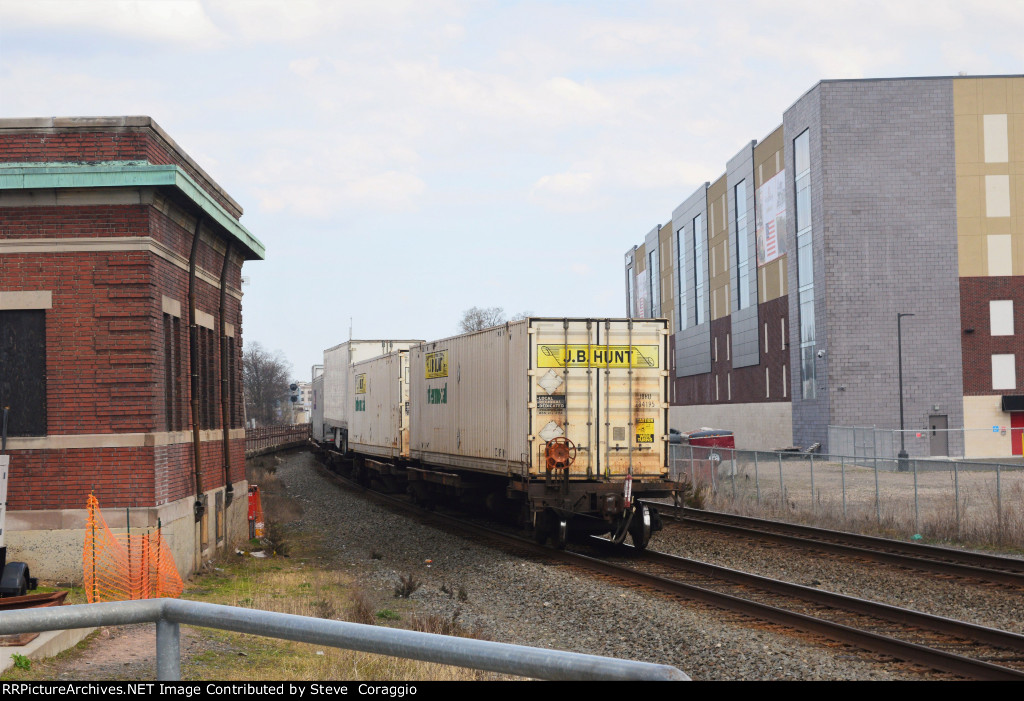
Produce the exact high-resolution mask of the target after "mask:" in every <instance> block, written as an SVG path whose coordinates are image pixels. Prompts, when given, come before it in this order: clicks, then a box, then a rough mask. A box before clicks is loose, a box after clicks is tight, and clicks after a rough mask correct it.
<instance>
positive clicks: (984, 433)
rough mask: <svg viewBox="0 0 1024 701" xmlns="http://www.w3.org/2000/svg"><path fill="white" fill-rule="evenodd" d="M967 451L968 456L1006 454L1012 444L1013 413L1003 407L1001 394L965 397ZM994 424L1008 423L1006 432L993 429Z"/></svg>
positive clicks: (1004, 424)
mask: <svg viewBox="0 0 1024 701" xmlns="http://www.w3.org/2000/svg"><path fill="white" fill-rule="evenodd" d="M964 426H966V427H967V429H968V430H967V431H966V432H965V435H964V454H965V457H968V458H991V457H1006V456H1009V455H1010V454H1011V453H1012V447H1011V445H1010V433H1011V431H1010V415H1009V414H1007V413H1006V412H1004V411H1003V410H1002V407H1001V398H1000V397H999V396H998V395H989V396H984V397H964ZM992 426H1006V435H1005V436H1004V435H1002V434H999V433H993V432H992Z"/></svg>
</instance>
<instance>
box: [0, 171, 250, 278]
mask: <svg viewBox="0 0 1024 701" xmlns="http://www.w3.org/2000/svg"><path fill="white" fill-rule="evenodd" d="M70 187H174V188H177V189H178V190H179V191H180V192H181V193H182V194H184V195H185V196H186V197H188V198H189V199H190V200H192V202H194V203H195V204H196V206H198V207H199V208H200V209H201V210H203V212H205V213H206V214H207V215H208V216H209V217H210V218H211V219H213V220H214V221H215V222H217V223H218V224H220V225H221V226H222V227H223V228H224V229H225V230H227V232H228V233H229V234H231V235H232V236H234V237H235V238H236V239H237V240H238V241H239V242H240V243H242V245H244V246H245V247H246V248H247V249H249V250H250V251H252V253H253V254H255V255H256V256H257V257H258V258H259V259H260V260H264V259H265V258H266V253H267V251H266V248H265V247H264V245H263V244H262V243H260V240H259V239H257V238H256V237H255V236H253V235H252V234H250V233H249V230H248V229H246V228H245V227H244V226H242V225H241V224H240V223H239V221H238V220H237V219H235V217H233V216H232V215H231V213H230V212H228V211H227V210H226V209H224V207H223V206H222V205H221V204H220V203H219V202H217V201H216V200H215V199H213V198H212V197H211V196H210V195H209V193H207V192H206V190H204V189H203V188H201V187H199V185H197V184H196V181H195V180H193V179H192V178H191V176H189V174H188V173H186V172H185V171H184V170H182V169H181V167H180V166H176V165H152V164H150V163H147V162H145V161H141V162H140V161H117V162H113V163H101V164H89V165H54V164H52V163H3V164H0V190H44V189H45V190H48V189H55V188H70Z"/></svg>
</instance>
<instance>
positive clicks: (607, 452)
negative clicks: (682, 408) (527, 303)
mask: <svg viewBox="0 0 1024 701" xmlns="http://www.w3.org/2000/svg"><path fill="white" fill-rule="evenodd" d="M409 365H410V406H411V410H410V413H411V416H410V423H411V433H410V456H411V457H412V458H413V459H417V460H420V461H422V462H424V463H427V464H433V465H448V466H451V467H458V468H464V469H469V470H476V471H480V472H487V473H500V474H508V475H513V474H518V475H520V476H521V477H523V478H527V479H532V478H536V477H540V476H543V475H545V474H546V472H547V470H548V464H547V458H546V456H547V452H546V447H547V445H548V442H549V441H555V442H562V441H566V442H567V443H568V444H569V446H570V454H571V455H573V458H574V459H573V461H572V464H571V465H570V466H569V468H568V471H569V478H570V479H601V478H619V479H621V478H622V477H624V476H625V475H626V474H632V475H633V476H641V477H647V478H653V477H659V478H660V477H662V476H664V475H666V474H667V433H668V399H667V389H668V322H667V321H666V320H664V319H632V320H630V319H551V318H529V319H523V320H520V321H515V322H510V323H508V324H505V325H502V326H496V327H493V328H489V329H485V330H482V331H478V332H475V333H469V334H464V335H462V336H454V337H452V338H447V339H443V340H440V341H434V342H430V343H424V344H422V345H419V346H416V347H415V348H413V349H412V350H411V352H410V363H409ZM559 474H560V473H559Z"/></svg>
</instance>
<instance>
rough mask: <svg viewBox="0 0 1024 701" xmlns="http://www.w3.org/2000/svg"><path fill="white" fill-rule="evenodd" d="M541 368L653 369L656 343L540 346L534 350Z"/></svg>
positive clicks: (656, 359) (654, 366)
mask: <svg viewBox="0 0 1024 701" xmlns="http://www.w3.org/2000/svg"><path fill="white" fill-rule="evenodd" d="M537 356H538V357H537V366H538V367H542V368H564V367H598V368H656V367H658V346H598V345H590V346H586V345H578V346H572V345H570V346H565V345H561V344H558V345H554V344H551V345H542V346H540V347H539V350H538V353H537Z"/></svg>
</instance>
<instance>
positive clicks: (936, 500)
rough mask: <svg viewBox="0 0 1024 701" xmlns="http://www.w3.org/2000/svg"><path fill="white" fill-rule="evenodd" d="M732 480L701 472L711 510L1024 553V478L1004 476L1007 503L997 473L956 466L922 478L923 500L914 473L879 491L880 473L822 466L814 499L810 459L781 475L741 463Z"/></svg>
mask: <svg viewBox="0 0 1024 701" xmlns="http://www.w3.org/2000/svg"><path fill="white" fill-rule="evenodd" d="M686 471H687V472H688V471H689V470H688V468H687V470H686ZM730 472H731V464H730V463H728V462H723V463H722V464H720V465H718V467H717V473H716V474H715V479H714V487H712V485H711V481H710V480H709V479H708V477H709V476H710V474H711V473H710V470H707V469H705V470H703V471H701V470H699V469H698V471H697V477H698V482H697V489H696V490H695V491H696V492H697V493H700V491H701V490H702V489H703V490H706V495H705V496H706V498H705V501H706V508H709V509H715V510H720V511H728V512H732V513H739V514H743V515H751V516H759V517H762V518H774V519H781V520H786V521H793V522H798V523H808V524H814V525H819V526H822V527H825V528H841V529H845V530H852V531H857V532H863V533H871V534H878V535H884V536H890V537H900V538H902V537H910V536H914V535H919V536H921V537H922V538H924V539H928V540H933V541H942V542H950V543H961V544H964V545H971V546H976V547H986V548H1001V549H1006V550H1009V551H1020V550H1024V470H1004V471H1001V474H1000V479H999V482H1000V484H999V489H998V493H999V494H1001V499H997V487H996V476H995V470H994V468H993V469H990V470H989V469H986V470H971V471H968V470H960V471H959V473H958V474H957V475H956V476H955V477H954V473H953V471H952V466H951V465H950V467H949V469H948V470H935V471H924V470H921V471H919V472H918V473H917V487H916V494H917V497H916V500H915V485H914V481H915V476H914V473H913V472H893V471H890V470H879V471H878V473H877V479H878V481H877V486H876V481H875V479H876V473H875V470H874V469H873V468H872V467H862V466H857V465H851V464H843V463H839V462H827V461H824V460H820V459H815V462H814V480H813V492H812V489H811V485H812V482H811V471H810V463H809V461H808V460H807V458H806V457H803V458H802V459H788V460H783V461H782V465H781V468H780V465H779V464H778V462H777V461H775V462H770V461H762V462H761V463H760V464H759V465H758V468H757V471H756V473H755V467H754V463H753V462H752V461H747V460H743V461H739V460H738V461H737V464H736V472H735V475H732V474H730ZM780 472H781V476H780ZM702 477H703V479H702ZM780 484H781V489H780ZM876 489H877V496H876ZM956 490H958V491H959V509H958V508H957V507H958V505H957V503H956V500H955V498H954V494H955V493H956ZM844 493H845V504H844ZM698 508H700V507H698Z"/></svg>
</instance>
